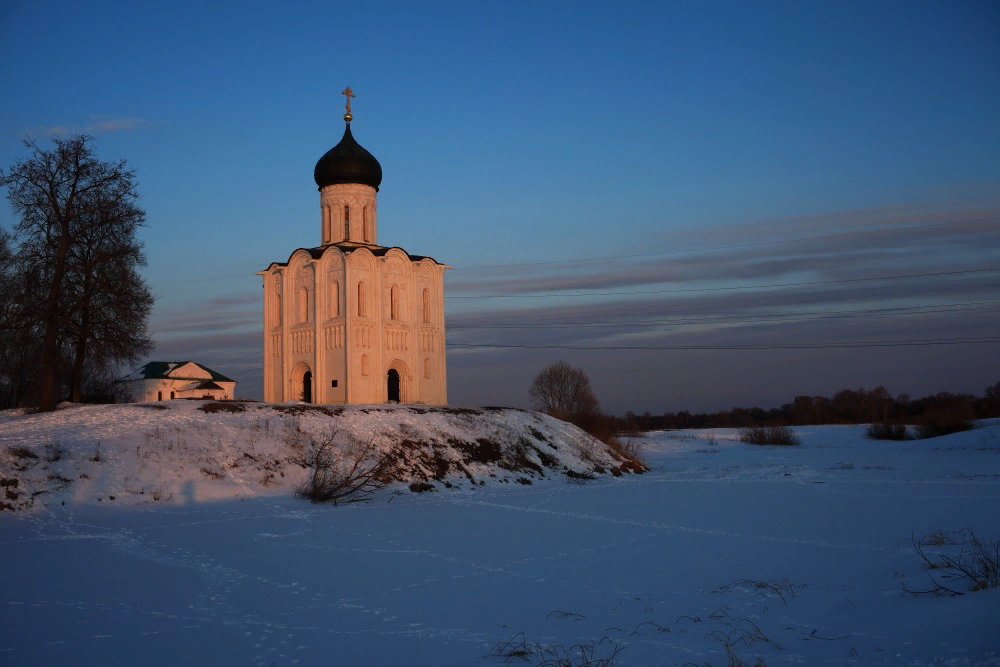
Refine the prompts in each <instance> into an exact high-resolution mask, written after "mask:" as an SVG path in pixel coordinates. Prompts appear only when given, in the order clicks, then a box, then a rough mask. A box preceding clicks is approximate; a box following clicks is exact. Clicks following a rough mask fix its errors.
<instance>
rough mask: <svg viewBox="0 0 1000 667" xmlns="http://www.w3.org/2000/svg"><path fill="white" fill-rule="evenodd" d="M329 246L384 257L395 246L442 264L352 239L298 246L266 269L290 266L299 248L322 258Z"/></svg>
mask: <svg viewBox="0 0 1000 667" xmlns="http://www.w3.org/2000/svg"><path fill="white" fill-rule="evenodd" d="M327 248H337V249H338V250H340V251H341V252H343V253H344V254H345V255H349V254H350V253H352V252H354V251H355V250H360V249H361V248H367V249H368V252H370V253H371V254H373V255H375V256H376V257H384V256H385V255H386V253H388V252H389V251H390V250H392V249H393V248H395V249H396V250H401V251H402V252H403V253H405V254H406V256H407V257H408V258H409V259H410V261H412V262H419V261H422V260H425V259H429V260H431V261H432V262H434V263H435V264H441V262H439V261H437V260H436V259H434V258H433V257H428V256H427V255H411V254H410V253H408V252H406V251H405V250H403V249H402V248H400V247H399V246H391V247H390V246H378V245H368V244H364V243H352V242H350V241H347V242H341V243H330V244H327V245H322V246H317V247H315V248H297V249H296V250H294V251H292V253H291V255H289V256H288V261H285V262H271V264H270V265H268V267H267V269H265V270H269V269H270V268H271V267H273V266H288V262H289V261H291V259H292V256H293V255H294V254H295V253H297V252H298V251H299V250H305V251H306V252H308V253H309V256H310V257H312V258H313V259H320V258H321V257H323V253H324V252H326V249H327ZM442 266H446V265H444V264H442ZM448 268H451V267H448Z"/></svg>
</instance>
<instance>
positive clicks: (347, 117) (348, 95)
mask: <svg viewBox="0 0 1000 667" xmlns="http://www.w3.org/2000/svg"><path fill="white" fill-rule="evenodd" d="M340 94H341V95H343V96H344V97H345V98H347V113H345V114H344V120H346V121H347V122H348V123H350V122H351V119H352V118H354V116H352V115H351V98H352V97H357V95H355V94H354V91H353V90H351V87H350V86H348V87H347V88H344V90H343V91H341V93H340Z"/></svg>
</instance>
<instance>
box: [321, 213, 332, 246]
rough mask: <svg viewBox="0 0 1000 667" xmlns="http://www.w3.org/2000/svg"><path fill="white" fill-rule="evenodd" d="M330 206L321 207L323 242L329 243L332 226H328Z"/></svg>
mask: <svg viewBox="0 0 1000 667" xmlns="http://www.w3.org/2000/svg"><path fill="white" fill-rule="evenodd" d="M330 217H331V216H330V207H329V206H324V207H323V242H324V243H330V242H332V241H333V234H332V231H333V230H332V228H331V226H330Z"/></svg>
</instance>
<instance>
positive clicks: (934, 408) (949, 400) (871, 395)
mask: <svg viewBox="0 0 1000 667" xmlns="http://www.w3.org/2000/svg"><path fill="white" fill-rule="evenodd" d="M989 417H1000V382H997V383H996V384H994V385H991V386H989V387H987V388H986V390H985V391H984V393H983V395H982V396H975V395H973V394H953V393H951V392H947V391H944V392H939V393H937V394H932V395H930V396H924V397H922V398H917V399H911V398H910V397H909V396H908V395H907V394H899V395H897V396H893V395H892V394H891V393H889V391H888V390H887V389H886V388H885V387H883V386H879V387H876V388H875V389H871V390H865V389H864V388H859V389H843V390H841V391H838V392H837V393H836V394H834V395H833V397H826V396H796V397H795V398H794V399H793V400H792V401H791V402H789V403H785V404H784V405H782V406H781V407H778V408H771V409H770V410H765V409H764V408H743V407H735V408H732V409H730V410H720V411H718V412H689V411H687V410H681V411H678V412H665V413H663V414H660V415H654V414H650V413H649V412H645V413H643V414H641V415H638V414H635V413H634V412H632V411H629V412H626V413H625V416H624V417H612V416H609V417H608V419H610V420H611V421H612V422H613V424H614V427H615V429H616V430H618V431H619V432H637V431H657V430H666V429H687V428H754V427H765V426H806V425H817V424H909V425H921V426H928V427H934V428H941V429H942V430H948V429H949V428H950V427H953V426H956V425H961V424H968V423H969V422H972V421H973V420H976V419H987V418H989Z"/></svg>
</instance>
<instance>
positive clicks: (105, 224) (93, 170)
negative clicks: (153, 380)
mask: <svg viewBox="0 0 1000 667" xmlns="http://www.w3.org/2000/svg"><path fill="white" fill-rule="evenodd" d="M52 141H53V143H54V144H55V147H54V148H53V149H51V150H46V149H43V148H41V147H40V146H38V144H37V143H36V142H35V141H33V140H31V139H27V140H25V142H24V144H25V146H26V147H27V148H29V149H30V150H31V155H30V157H28V158H26V159H23V160H21V161H19V162H16V163H15V164H14V165H13V166H12V167H11V168H10V169H9V170H8V171H6V172H4V171H0V186H5V187H7V188H8V191H7V199H8V200H9V201H10V205H11V208H12V209H13V211H14V212H15V214H17V215H18V216H19V217H20V220H19V222H18V223H17V225H15V227H14V232H15V236H14V238H15V241H16V242H17V243H18V247H17V249H16V253H15V254H16V262H17V270H18V271H19V272H20V273H21V275H22V276H23V280H22V281H21V290H22V293H23V294H25V295H30V298H29V299H27V301H28V302H29V303H33V307H32V308H31V309H30V311H26V312H25V315H30V316H32V317H30V320H32V321H22V322H20V323H19V324H18V326H19V329H20V331H21V332H24V331H26V330H27V329H28V328H29V327H34V328H35V329H36V330H37V338H38V339H40V341H41V342H40V348H41V349H40V354H39V357H40V363H38V368H39V373H40V378H39V383H38V384H39V394H38V397H37V404H38V406H39V407H40V408H41V409H43V410H52V409H54V408H55V405H56V402H57V401H58V398H59V397H58V394H59V391H60V387H59V381H58V377H59V373H60V369H61V367H65V366H67V365H72V366H73V367H74V372H73V374H72V378H73V379H72V381H71V382H70V385H71V386H73V387H76V391H74V395H75V396H77V397H78V395H79V386H80V385H81V384H82V378H81V377H80V374H81V373H82V369H83V368H84V367H85V366H86V365H87V357H88V355H89V354H91V353H92V352H93V351H94V350H95V349H99V350H100V354H99V357H100V360H101V361H107V362H109V363H110V362H113V361H117V360H132V359H134V358H136V357H137V356H139V355H141V354H145V353H146V352H147V351H148V349H149V344H150V343H149V339H148V338H147V337H146V335H145V329H146V319H147V317H148V314H149V308H150V307H151V305H152V298H151V296H150V295H149V291H148V289H147V288H146V286H145V284H144V283H143V282H142V279H141V277H139V275H138V273H137V272H136V271H135V267H136V266H139V265H142V264H143V263H144V261H145V260H144V257H143V256H142V252H141V248H142V245H141V243H139V242H138V241H136V240H135V236H134V235H135V232H136V229H137V228H138V227H139V226H141V225H142V224H143V222H144V220H145V213H144V212H143V211H142V209H141V208H139V206H138V193H137V188H136V183H135V173H134V172H133V171H132V170H130V169H128V168H127V165H126V163H125V161H118V162H104V161H101V160H99V159H97V157H96V156H95V155H94V150H93V146H92V144H91V143H90V142H91V141H92V140H91V138H90V137H87V136H74V137H70V138H68V139H59V138H54V139H53V140H52ZM109 318H110V321H111V322H112V323H113V326H105V327H104V328H105V329H106V330H105V331H101V327H102V324H103V325H107V324H108V322H109ZM123 327H124V328H128V329H130V330H131V332H132V333H131V334H130V335H129V336H123V335H121V331H122V328H123ZM114 331H117V333H109V332H114ZM109 341H110V342H109ZM70 349H72V352H69V350H70ZM68 358H72V359H73V361H72V362H71V363H68V362H66V359H68ZM77 369H78V370H77Z"/></svg>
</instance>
